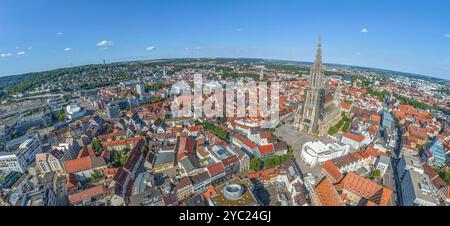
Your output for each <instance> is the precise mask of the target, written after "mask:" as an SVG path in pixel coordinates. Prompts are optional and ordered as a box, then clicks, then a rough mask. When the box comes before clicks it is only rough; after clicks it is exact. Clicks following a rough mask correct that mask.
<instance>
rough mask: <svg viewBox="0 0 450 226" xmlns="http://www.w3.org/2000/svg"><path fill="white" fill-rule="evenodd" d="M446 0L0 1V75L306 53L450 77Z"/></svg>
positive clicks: (288, 57)
mask: <svg viewBox="0 0 450 226" xmlns="http://www.w3.org/2000/svg"><path fill="white" fill-rule="evenodd" d="M448 9H450V1H447V0H435V1H411V0H410V1H406V0H396V1H388V0H377V1H360V0H358V1H357V0H345V1H335V0H328V1H325V0H315V1H312V0H309V1H301V0H295V1H294V0H292V1H287V0H286V1H283V0H277V1H275V0H274V1H269V0H267V1H265V0H208V1H207V0H158V1H157V0H146V1H144V0H133V1H118V0H117V1H114V0H64V1H61V0H39V1H36V0H1V1H0V76H4V75H13V74H20V73H24V72H32V71H41V70H47V69H54V68H59V67H68V66H75V65H82V64H91V63H101V62H102V60H103V59H106V61H107V62H111V61H122V60H135V59H159V58H175V57H255V58H270V59H286V60H298V61H312V60H313V59H314V53H315V50H314V48H315V45H316V39H317V36H318V35H319V34H320V35H321V36H322V41H323V43H322V45H323V55H324V61H325V62H326V63H341V64H350V65H359V66H368V67H376V68H384V69H392V70H398V71H405V72H413V73H419V74H424V75H429V76H435V77H440V78H447V79H449V78H450V13H449V12H448Z"/></svg>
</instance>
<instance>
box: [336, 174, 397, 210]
mask: <svg viewBox="0 0 450 226" xmlns="http://www.w3.org/2000/svg"><path fill="white" fill-rule="evenodd" d="M336 189H337V190H347V191H349V192H352V193H353V194H356V195H358V196H360V197H363V198H366V199H368V200H370V201H372V202H375V203H377V204H378V205H380V206H386V205H388V204H389V202H390V199H391V196H392V194H393V191H392V190H390V189H388V188H384V187H382V186H380V185H379V184H377V183H374V182H372V181H371V180H369V179H366V178H364V177H361V176H359V175H357V174H355V173H353V172H350V173H348V174H347V175H346V176H345V177H344V179H342V181H341V182H340V183H339V184H338V185H336Z"/></svg>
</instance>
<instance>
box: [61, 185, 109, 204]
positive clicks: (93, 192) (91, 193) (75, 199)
mask: <svg viewBox="0 0 450 226" xmlns="http://www.w3.org/2000/svg"><path fill="white" fill-rule="evenodd" d="M103 194H105V189H104V188H103V186H102V185H99V186H96V187H92V188H88V189H86V190H84V191H81V192H78V193H75V194H73V195H69V202H70V204H72V205H74V204H77V203H79V202H82V201H83V200H86V199H90V198H93V197H96V196H100V195H103Z"/></svg>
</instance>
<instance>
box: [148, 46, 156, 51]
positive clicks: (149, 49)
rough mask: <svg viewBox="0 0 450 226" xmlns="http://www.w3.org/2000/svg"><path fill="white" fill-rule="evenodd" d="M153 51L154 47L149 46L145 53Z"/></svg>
mask: <svg viewBox="0 0 450 226" xmlns="http://www.w3.org/2000/svg"><path fill="white" fill-rule="evenodd" d="M154 49H156V47H154V46H149V47H147V48H146V50H147V51H151V50H154Z"/></svg>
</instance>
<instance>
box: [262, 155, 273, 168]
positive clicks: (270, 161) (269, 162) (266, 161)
mask: <svg viewBox="0 0 450 226" xmlns="http://www.w3.org/2000/svg"><path fill="white" fill-rule="evenodd" d="M274 167H275V163H274V160H273V158H265V159H264V168H265V169H272V168H274Z"/></svg>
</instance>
